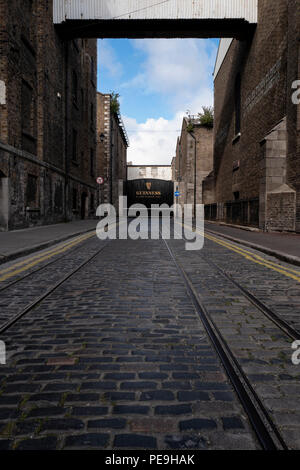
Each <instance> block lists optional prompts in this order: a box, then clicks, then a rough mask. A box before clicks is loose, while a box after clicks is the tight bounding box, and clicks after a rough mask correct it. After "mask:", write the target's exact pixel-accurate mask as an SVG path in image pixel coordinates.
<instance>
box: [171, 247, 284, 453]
mask: <svg viewBox="0 0 300 470" xmlns="http://www.w3.org/2000/svg"><path fill="white" fill-rule="evenodd" d="M164 243H165V245H166V247H167V250H168V252H169V255H170V257H171V259H172V260H173V262H174V264H175V265H176V268H177V271H178V273H179V274H180V276H181V277H182V279H183V281H184V283H185V286H186V289H187V292H188V294H189V296H190V298H191V300H192V302H193V305H194V308H195V310H196V312H197V313H198V315H199V318H200V320H201V322H202V324H203V326H204V328H205V330H206V332H207V334H208V336H209V338H210V340H211V342H212V344H213V346H214V348H215V350H216V352H217V354H218V356H219V359H220V361H221V363H222V365H223V367H224V369H225V371H226V373H227V375H228V377H229V379H230V382H231V384H232V386H233V388H234V390H235V392H236V394H237V396H238V398H239V400H240V402H241V404H242V406H243V408H244V410H245V412H246V414H247V416H248V419H249V421H250V423H251V426H252V428H253V430H254V432H255V434H256V437H257V439H258V441H259V443H260V445H261V447H262V449H264V450H287V449H288V446H287V445H286V443H285V441H284V440H283V438H282V436H281V434H280V432H279V430H278V429H277V427H276V425H275V424H274V422H273V420H272V418H271V416H270V415H269V413H268V411H267V409H266V408H265V406H264V405H263V403H262V401H261V400H260V398H259V396H258V395H257V393H256V392H255V390H254V388H253V387H252V385H251V383H250V382H249V380H248V378H247V376H246V374H245V373H244V371H243V370H242V368H241V366H240V364H239V363H238V361H237V359H236V358H235V356H234V354H233V353H232V351H231V349H230V347H229V345H228V343H227V342H226V340H225V339H224V337H223V336H222V334H221V332H220V330H219V329H218V327H217V326H216V324H215V323H214V321H213V320H212V318H211V316H210V315H209V313H208V311H207V309H206V308H205V306H204V305H203V303H202V302H201V300H200V299H199V296H198V294H197V292H196V291H195V289H194V286H193V284H192V282H191V280H190V278H189V276H188V275H187V273H186V271H185V270H184V268H183V267H182V264H181V263H180V262H179V261H178V259H177V257H176V255H175V253H174V251H173V250H172V248H171V247H170V245H169V244H168V243H167V241H166V240H164Z"/></svg>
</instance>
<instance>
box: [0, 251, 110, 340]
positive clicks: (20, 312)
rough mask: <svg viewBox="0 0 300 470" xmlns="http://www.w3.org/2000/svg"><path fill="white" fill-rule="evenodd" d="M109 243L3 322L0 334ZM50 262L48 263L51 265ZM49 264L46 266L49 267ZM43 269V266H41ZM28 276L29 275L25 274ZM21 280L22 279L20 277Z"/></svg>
mask: <svg viewBox="0 0 300 470" xmlns="http://www.w3.org/2000/svg"><path fill="white" fill-rule="evenodd" d="M108 244H109V242H108V243H106V244H105V245H104V246H101V248H100V249H98V250H97V251H96V252H95V253H93V254H92V255H91V256H89V257H88V258H87V259H85V260H84V261H83V262H82V263H80V265H79V266H76V268H74V269H73V270H71V271H69V272H68V273H67V274H66V275H65V276H63V278H61V279H59V281H58V282H56V283H55V284H53V285H52V286H51V287H50V288H49V289H47V290H46V291H45V292H44V293H43V294H42V295H40V296H39V297H38V298H35V299H34V300H33V301H32V302H31V303H29V304H27V305H26V306H25V307H24V308H22V309H21V310H20V311H19V312H17V313H16V314H15V315H13V316H12V317H11V318H9V319H8V320H7V321H6V322H5V323H3V324H2V325H1V326H0V335H1V334H3V333H4V332H6V331H7V330H8V329H9V328H11V327H12V326H13V325H14V324H15V323H16V322H18V321H19V320H20V319H21V318H23V317H24V316H25V315H26V314H28V313H29V312H30V311H32V310H33V309H34V308H35V307H36V306H37V305H38V304H39V303H40V302H42V301H43V300H45V299H46V298H47V297H49V295H51V294H52V293H53V292H54V291H55V290H56V289H58V288H59V287H60V286H61V285H62V284H64V283H65V282H66V281H67V280H68V279H70V278H71V277H72V276H73V275H74V274H76V273H77V272H78V271H80V270H81V269H82V268H83V267H85V266H86V265H87V264H89V263H90V262H91V261H93V260H94V259H95V258H96V257H97V256H98V255H99V254H100V253H101V251H103V250H104V248H106V247H107V245H108ZM62 258H63V257H60V258H59V259H56V260H55V261H56V262H58V261H59V260H61V259H62ZM53 263H54V262H51V263H49V264H53ZM49 264H48V265H49ZM48 265H46V266H44V268H45V267H47V266H48ZM41 269H42V268H41ZM37 271H40V269H38V270H36V271H34V272H37ZM25 277H27V276H25ZM19 281H22V279H20V280H19Z"/></svg>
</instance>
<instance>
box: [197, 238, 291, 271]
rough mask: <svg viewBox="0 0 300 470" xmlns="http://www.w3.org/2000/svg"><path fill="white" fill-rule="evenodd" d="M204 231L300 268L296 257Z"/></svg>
mask: <svg viewBox="0 0 300 470" xmlns="http://www.w3.org/2000/svg"><path fill="white" fill-rule="evenodd" d="M205 231H206V232H209V233H212V234H214V235H216V236H219V237H221V238H226V239H227V240H231V241H233V242H235V243H238V244H239V245H245V246H248V247H249V248H253V249H254V250H258V251H261V252H262V253H265V254H266V255H269V256H274V257H275V258H277V259H279V260H281V261H284V262H286V263H289V264H293V265H295V266H300V258H298V257H297V256H292V255H287V254H286V253H282V252H281V251H276V250H272V249H271V248H266V247H265V246H261V245H256V244H255V243H251V242H247V241H245V240H241V239H239V238H234V237H231V236H229V235H224V234H221V233H219V232H214V231H213V230H209V229H205Z"/></svg>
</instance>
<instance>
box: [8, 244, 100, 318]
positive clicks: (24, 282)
mask: <svg viewBox="0 0 300 470" xmlns="http://www.w3.org/2000/svg"><path fill="white" fill-rule="evenodd" d="M100 243H102V245H104V242H100V241H99V243H98V244H95V243H94V244H92V243H86V242H85V243H82V244H81V245H80V246H79V247H76V249H74V248H73V249H71V250H70V251H69V252H67V254H66V255H65V256H64V257H62V258H61V259H60V256H55V259H56V262H55V263H53V264H50V265H49V266H47V261H45V262H42V263H41V266H42V265H45V266H44V268H43V269H42V270H40V271H38V272H36V273H35V272H34V271H35V269H37V268H39V267H40V266H37V267H35V268H30V269H29V270H28V271H26V272H25V273H22V274H21V275H18V276H17V279H19V278H20V277H22V276H23V275H25V276H26V275H27V274H28V273H30V276H28V277H26V278H24V279H20V280H19V282H18V283H16V284H14V285H12V286H11V287H9V285H8V284H9V283H11V282H12V281H14V280H15V278H12V279H9V280H8V281H4V282H1V283H0V288H3V287H6V286H7V289H5V290H3V292H0V326H1V325H2V324H3V323H5V322H6V321H7V320H10V319H11V318H12V317H13V316H14V315H16V314H17V313H18V312H20V311H21V310H22V309H23V308H25V307H26V306H27V305H29V304H30V303H31V302H32V301H34V300H35V299H37V298H39V297H40V296H41V295H43V294H44V293H46V292H47V290H48V289H49V288H51V287H52V286H53V285H55V284H56V283H58V282H59V281H60V280H61V279H63V278H64V276H66V275H67V274H68V273H70V272H72V270H73V269H75V268H76V267H78V266H80V264H81V263H83V262H84V261H85V260H86V259H87V258H89V257H90V256H92V255H93V254H94V253H95V252H96V251H97V250H99V248H100V247H101V245H100ZM11 264H12V263H10V265H11ZM5 267H6V265H3V266H1V269H5Z"/></svg>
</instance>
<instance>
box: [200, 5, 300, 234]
mask: <svg viewBox="0 0 300 470" xmlns="http://www.w3.org/2000/svg"><path fill="white" fill-rule="evenodd" d="M292 4H293V5H292ZM258 6H259V7H258V25H257V28H256V31H255V32H254V34H253V36H252V37H249V38H248V39H247V40H244V41H237V40H233V41H232V43H231V46H230V48H229V50H228V52H227V55H226V57H225V59H224V61H223V64H222V66H221V68H220V70H219V72H218V74H217V76H216V77H215V136H214V141H215V146H214V183H213V182H212V181H211V180H210V181H208V182H205V183H204V192H205V193H206V191H208V194H205V200H206V201H209V202H207V203H219V204H223V205H225V204H229V203H231V202H232V203H233V202H234V201H252V200H255V199H259V200H260V203H259V221H258V217H257V224H259V226H260V227H261V228H262V229H267V228H268V229H271V228H274V227H275V225H276V224H275V225H274V222H272V223H269V222H270V221H268V217H269V216H268V211H271V212H270V214H271V213H272V216H271V217H272V220H273V218H274V212H272V207H271V206H270V204H272V201H273V200H274V201H275V199H274V198H272V197H271V196H270V197H268V198H267V194H268V193H269V192H270V191H274V190H277V189H278V188H280V187H282V185H283V184H286V185H287V186H288V188H289V191H290V192H291V193H292V192H293V191H295V192H296V199H297V200H298V198H299V196H298V192H299V184H300V174H299V131H298V134H297V131H296V129H295V126H296V125H297V124H296V123H297V119H295V116H296V115H297V109H296V106H295V105H291V82H292V79H294V80H296V77H297V73H298V72H297V71H298V67H299V44H298V43H297V40H296V38H297V37H298V38H299V34H300V28H299V20H298V18H299V16H298V17H297V15H296V11H297V8H299V5H298V2H296V1H295V2H286V1H285V0H278V1H277V2H275V3H274V2H269V1H267V0H261V1H260V2H259V3H258ZM296 18H297V19H296ZM280 122H281V123H284V126H285V127H284V128H281V129H280V130H279V132H278V133H277V128H276V126H277V125H278V123H280ZM297 136H298V137H297ZM210 178H211V177H210ZM271 182H272V184H271V186H270V183H271ZM282 188H283V187H282ZM212 189H213V192H214V194H213V196H212ZM283 191H284V194H286V188H285V189H284V190H283ZM282 197H283V198H285V196H284V195H283V196H282ZM267 199H268V201H269V202H268V203H267ZM282 210H283V211H284V206H282ZM257 211H258V209H257ZM294 212H295V214H296V211H294ZM223 213H224V218H226V211H224V212H223ZM257 216H258V214H257ZM278 218H279V220H280V221H281V222H280V223H278V225H277V227H284V223H282V221H283V220H284V214H282V216H281V215H278ZM290 226H291V224H290V223H289V227H290ZM294 226H295V227H296V224H295V223H294Z"/></svg>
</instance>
